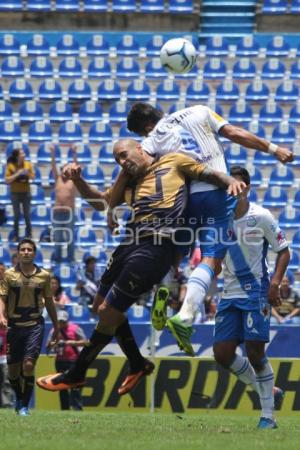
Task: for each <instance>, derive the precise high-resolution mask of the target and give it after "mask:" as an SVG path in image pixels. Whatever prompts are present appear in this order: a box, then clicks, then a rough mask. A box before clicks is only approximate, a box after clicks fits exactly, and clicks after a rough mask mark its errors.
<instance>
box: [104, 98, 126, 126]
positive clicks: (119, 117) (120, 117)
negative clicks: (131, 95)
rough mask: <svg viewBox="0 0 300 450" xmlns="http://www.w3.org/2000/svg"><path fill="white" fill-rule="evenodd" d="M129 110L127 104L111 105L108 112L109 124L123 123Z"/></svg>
mask: <svg viewBox="0 0 300 450" xmlns="http://www.w3.org/2000/svg"><path fill="white" fill-rule="evenodd" d="M129 109H130V107H129V105H128V103H127V102H122V101H119V102H115V103H113V105H112V106H111V107H110V109H109V112H108V115H109V121H110V123H112V124H114V123H121V122H125V121H126V118H127V114H128V112H129Z"/></svg>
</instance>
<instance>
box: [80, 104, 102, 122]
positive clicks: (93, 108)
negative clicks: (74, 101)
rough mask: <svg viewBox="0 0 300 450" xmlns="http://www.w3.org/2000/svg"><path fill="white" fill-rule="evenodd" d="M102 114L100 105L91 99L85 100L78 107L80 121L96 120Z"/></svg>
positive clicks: (99, 118) (100, 117)
mask: <svg viewBox="0 0 300 450" xmlns="http://www.w3.org/2000/svg"><path fill="white" fill-rule="evenodd" d="M102 116H103V111H102V107H101V105H100V104H99V103H97V102H94V101H93V100H87V101H86V102H84V103H83V104H82V105H81V106H80V108H79V112H78V117H79V121H80V122H81V123H90V122H97V121H98V120H101V119H102Z"/></svg>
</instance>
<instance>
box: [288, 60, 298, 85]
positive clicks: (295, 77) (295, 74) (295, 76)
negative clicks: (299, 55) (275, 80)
mask: <svg viewBox="0 0 300 450" xmlns="http://www.w3.org/2000/svg"><path fill="white" fill-rule="evenodd" d="M290 70H291V73H290V78H291V79H292V80H299V79H300V60H299V59H298V60H297V61H296V62H294V63H293V64H292V65H291V69H290Z"/></svg>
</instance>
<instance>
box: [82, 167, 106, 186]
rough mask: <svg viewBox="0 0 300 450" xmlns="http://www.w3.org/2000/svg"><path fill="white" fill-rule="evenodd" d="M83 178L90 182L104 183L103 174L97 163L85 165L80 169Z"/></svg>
mask: <svg viewBox="0 0 300 450" xmlns="http://www.w3.org/2000/svg"><path fill="white" fill-rule="evenodd" d="M82 176H83V178H84V179H85V180H86V181H87V182H88V183H91V184H103V183H104V174H103V170H102V169H101V167H100V166H98V165H95V164H93V165H88V166H85V167H84V168H83V170H82Z"/></svg>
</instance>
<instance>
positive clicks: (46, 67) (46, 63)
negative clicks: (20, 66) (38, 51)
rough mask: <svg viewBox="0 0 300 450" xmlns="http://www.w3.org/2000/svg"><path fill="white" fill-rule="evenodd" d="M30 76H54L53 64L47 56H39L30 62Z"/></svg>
mask: <svg viewBox="0 0 300 450" xmlns="http://www.w3.org/2000/svg"><path fill="white" fill-rule="evenodd" d="M29 71H30V76H31V77H34V78H47V77H49V78H51V77H53V64H52V62H51V61H50V59H49V58H47V57H46V56H38V57H37V58H36V59H34V60H33V61H32V63H31V64H30V68H29Z"/></svg>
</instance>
